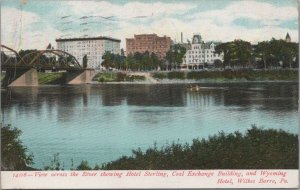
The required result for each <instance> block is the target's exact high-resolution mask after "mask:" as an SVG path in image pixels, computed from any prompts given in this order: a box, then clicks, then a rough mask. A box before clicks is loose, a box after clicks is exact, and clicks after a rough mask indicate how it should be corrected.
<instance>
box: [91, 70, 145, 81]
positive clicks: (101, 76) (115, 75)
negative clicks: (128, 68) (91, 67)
mask: <svg viewBox="0 0 300 190" xmlns="http://www.w3.org/2000/svg"><path fill="white" fill-rule="evenodd" d="M93 80H94V81H98V82H122V81H129V82H132V81H144V80H146V78H145V76H141V75H134V74H127V73H124V72H102V73H98V74H97V75H95V77H94V78H93Z"/></svg>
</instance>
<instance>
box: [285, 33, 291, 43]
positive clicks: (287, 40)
mask: <svg viewBox="0 0 300 190" xmlns="http://www.w3.org/2000/svg"><path fill="white" fill-rule="evenodd" d="M285 41H286V42H291V37H290V34H289V33H287V34H286V36H285Z"/></svg>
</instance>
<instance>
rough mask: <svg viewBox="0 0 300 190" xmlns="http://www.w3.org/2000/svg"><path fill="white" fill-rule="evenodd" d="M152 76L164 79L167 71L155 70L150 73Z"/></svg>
mask: <svg viewBox="0 0 300 190" xmlns="http://www.w3.org/2000/svg"><path fill="white" fill-rule="evenodd" d="M152 77H153V78H156V79H165V78H167V73H162V72H155V73H152Z"/></svg>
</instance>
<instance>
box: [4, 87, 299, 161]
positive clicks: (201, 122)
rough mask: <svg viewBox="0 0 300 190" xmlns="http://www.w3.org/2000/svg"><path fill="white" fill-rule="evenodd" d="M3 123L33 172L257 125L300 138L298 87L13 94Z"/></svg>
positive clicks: (61, 90) (13, 90)
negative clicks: (16, 135) (26, 152)
mask: <svg viewBox="0 0 300 190" xmlns="http://www.w3.org/2000/svg"><path fill="white" fill-rule="evenodd" d="M1 95H2V96H1V99H2V101H1V103H2V109H4V119H5V123H11V124H12V125H13V126H15V127H18V128H20V129H21V130H22V131H23V134H22V140H23V141H24V143H25V144H26V145H27V146H28V148H29V149H30V150H31V151H32V152H33V153H34V155H35V162H36V165H35V166H36V167H42V166H43V165H45V164H49V163H50V158H51V157H52V155H53V154H54V153H56V152H59V153H60V156H61V159H62V160H63V161H64V162H65V165H66V167H67V166H68V165H69V164H70V160H71V159H74V161H75V162H79V161H81V160H82V159H85V160H88V161H89V162H90V163H92V164H94V163H96V162H97V163H102V162H107V161H111V160H113V159H116V158H118V157H120V156H121V155H130V154H131V150H132V149H134V148H137V147H141V148H142V149H146V148H148V147H149V146H151V145H153V143H154V142H157V144H158V145H163V144H165V143H167V142H172V141H177V139H180V142H191V140H192V139H193V138H197V137H200V138H201V137H207V136H209V135H212V134H215V133H217V132H218V131H221V130H223V131H225V132H232V131H235V130H240V131H245V130H246V129H247V128H249V127H250V126H251V125H252V124H257V125H259V126H264V127H265V128H269V127H270V128H282V129H285V130H288V131H290V132H293V133H297V121H298V120H297V109H298V84H292V83H268V84H252V83H251V84H250V83H249V84H246V83H244V84H219V85H213V84H206V85H202V88H201V90H200V91H197V92H193V91H189V90H187V88H186V85H183V84H180V85H179V84H164V85H163V84H161V85H142V84H132V85H130V84H126V85H121V84H105V85H83V86H43V87H38V88H10V89H7V90H2V92H1Z"/></svg>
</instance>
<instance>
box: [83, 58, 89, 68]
mask: <svg viewBox="0 0 300 190" xmlns="http://www.w3.org/2000/svg"><path fill="white" fill-rule="evenodd" d="M87 62H88V58H87V55H84V56H83V58H82V67H83V68H84V69H86V68H87Z"/></svg>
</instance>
